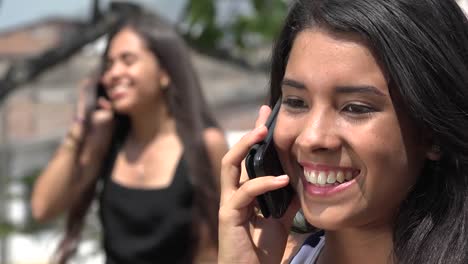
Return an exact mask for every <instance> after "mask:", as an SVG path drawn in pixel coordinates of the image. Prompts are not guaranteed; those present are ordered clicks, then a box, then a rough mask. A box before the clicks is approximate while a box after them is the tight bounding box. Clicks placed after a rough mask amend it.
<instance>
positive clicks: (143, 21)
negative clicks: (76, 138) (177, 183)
mask: <svg viewBox="0 0 468 264" xmlns="http://www.w3.org/2000/svg"><path fill="white" fill-rule="evenodd" d="M124 27H130V28H131V29H133V30H135V32H137V33H138V34H139V35H140V36H141V37H142V39H143V40H144V41H145V42H146V45H147V47H148V48H149V49H150V50H151V51H152V53H153V54H154V55H155V57H156V58H157V59H158V61H159V62H160V64H161V65H162V67H163V68H164V69H165V70H166V71H167V72H168V74H169V76H170V79H171V83H170V85H169V87H168V89H165V91H167V92H165V94H164V96H165V98H166V102H168V107H169V111H170V114H171V115H172V116H173V117H174V119H175V121H176V130H177V134H178V135H179V137H180V138H181V140H182V143H183V145H184V156H185V158H186V159H187V161H188V164H189V169H190V170H189V171H190V175H191V181H192V183H193V186H194V211H193V214H194V218H193V219H194V221H193V226H194V228H193V236H192V237H193V242H192V244H193V245H194V247H193V249H195V248H196V247H197V242H198V238H199V236H200V234H199V232H198V230H199V224H201V223H202V222H203V223H204V224H206V227H207V228H208V229H209V236H210V237H209V238H210V239H211V241H212V243H214V246H217V237H218V224H217V219H218V215H217V213H218V207H219V190H218V183H217V182H216V180H215V177H214V175H213V170H212V167H213V166H212V165H211V164H210V159H209V156H208V152H207V149H206V146H205V141H204V138H203V130H204V129H205V128H207V127H219V126H218V124H217V122H216V121H215V119H214V118H213V116H212V115H211V113H210V111H209V109H208V106H207V103H206V102H205V100H204V97H203V95H202V90H201V87H200V81H199V79H198V77H197V74H196V72H195V70H194V68H193V65H192V63H191V59H190V54H189V51H188V48H187V47H186V45H185V43H184V41H183V40H182V39H181V38H180V36H179V35H178V34H177V32H176V31H175V30H174V29H173V28H172V27H171V26H169V24H168V23H167V22H165V21H164V20H162V19H161V18H160V17H157V16H155V15H154V14H149V13H142V14H138V15H133V16H130V17H128V18H127V19H126V20H125V21H124V22H123V23H122V24H121V25H120V27H119V29H118V30H116V31H115V32H114V34H111V36H110V37H109V42H108V43H110V41H111V40H112V38H113V36H114V35H115V33H117V32H119V30H120V29H122V28H124ZM106 56H107V50H106V52H105V54H104V55H103V65H102V67H103V68H102V70H101V71H103V70H104V67H105V65H104V63H105V61H106ZM97 93H98V95H105V92H104V88H103V87H102V85H101V84H98V88H97ZM115 117H116V118H115V119H116V126H115V130H114V134H113V139H112V143H111V147H110V149H109V152H108V155H107V156H106V159H105V160H104V161H103V165H102V166H103V167H102V169H101V171H102V173H101V175H102V176H104V175H109V173H110V170H111V169H112V168H111V166H112V164H113V159H114V158H115V155H116V153H117V151H118V149H119V146H120V145H121V144H122V143H123V141H124V140H125V137H126V135H127V134H128V132H129V130H130V129H131V128H130V122H129V119H128V118H127V117H126V116H122V115H119V114H115ZM88 120H89V119H88ZM80 149H81V147H80V148H78V151H79V150H80ZM77 174H79V172H78V173H77ZM76 176H77V177H79V175H76ZM95 189H96V184H95V185H93V186H91V188H90V189H89V190H87V191H86V192H85V193H84V194H83V195H82V196H81V197H80V200H79V201H76V203H74V204H73V205H72V208H71V209H70V211H69V214H68V218H67V223H66V233H65V237H64V239H63V240H62V242H61V243H60V244H59V247H58V251H57V253H58V254H57V260H58V262H59V263H65V262H66V261H67V259H68V258H69V257H70V256H71V255H73V253H74V252H75V250H76V247H77V243H78V240H79V236H80V233H81V229H82V226H83V222H84V217H85V216H86V211H87V210H88V208H89V206H90V204H91V202H92V200H93V199H94V197H95V193H96V192H95ZM193 253H194V252H193ZM193 253H192V255H193Z"/></svg>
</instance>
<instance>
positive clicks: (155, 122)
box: [129, 103, 176, 144]
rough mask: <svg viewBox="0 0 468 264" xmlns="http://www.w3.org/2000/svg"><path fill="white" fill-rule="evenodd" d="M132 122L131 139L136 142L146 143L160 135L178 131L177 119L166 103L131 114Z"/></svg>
mask: <svg viewBox="0 0 468 264" xmlns="http://www.w3.org/2000/svg"><path fill="white" fill-rule="evenodd" d="M130 122H131V131H130V135H129V139H131V140H132V141H134V142H135V143H141V144H145V143H148V142H150V141H152V140H153V139H154V138H155V137H157V136H158V135H163V134H170V133H175V132H176V123H175V119H174V118H173V117H172V116H171V115H170V113H169V110H168V107H167V106H166V104H165V103H158V104H154V105H153V107H152V109H150V108H149V107H147V108H145V110H144V111H140V112H139V113H137V114H133V115H130Z"/></svg>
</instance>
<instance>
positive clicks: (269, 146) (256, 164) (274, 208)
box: [245, 98, 294, 218]
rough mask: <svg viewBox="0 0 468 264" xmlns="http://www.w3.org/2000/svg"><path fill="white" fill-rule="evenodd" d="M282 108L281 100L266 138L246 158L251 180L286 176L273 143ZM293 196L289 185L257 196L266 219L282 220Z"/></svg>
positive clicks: (275, 108) (268, 123) (274, 112)
mask: <svg viewBox="0 0 468 264" xmlns="http://www.w3.org/2000/svg"><path fill="white" fill-rule="evenodd" d="M280 106H281V98H279V99H278V101H277V102H276V104H275V106H274V107H273V110H272V111H271V114H270V116H269V117H268V120H267V122H266V124H265V125H266V127H267V128H268V134H267V136H266V138H265V139H264V140H263V141H261V142H259V143H257V144H255V145H253V146H252V147H251V148H250V150H249V152H248V154H247V156H246V158H245V167H246V170H247V174H248V176H249V178H250V179H254V178H258V177H262V176H279V175H283V174H284V170H283V168H282V167H281V162H280V161H279V158H278V153H277V152H276V149H275V144H274V142H273V132H274V129H275V124H276V116H277V115H278V111H279V109H280ZM293 195H294V190H293V188H292V187H291V185H289V184H288V185H287V186H285V187H283V188H280V189H277V190H274V191H270V192H266V193H264V194H262V195H259V196H257V202H258V205H259V207H260V210H261V212H262V214H263V216H264V217H265V218H268V217H270V216H272V217H273V218H280V217H282V216H283V215H284V213H285V212H286V210H287V209H288V206H289V204H290V202H291V199H292V197H293Z"/></svg>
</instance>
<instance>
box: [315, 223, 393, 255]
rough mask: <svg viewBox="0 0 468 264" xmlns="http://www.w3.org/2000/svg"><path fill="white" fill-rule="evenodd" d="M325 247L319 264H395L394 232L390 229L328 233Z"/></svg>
mask: <svg viewBox="0 0 468 264" xmlns="http://www.w3.org/2000/svg"><path fill="white" fill-rule="evenodd" d="M325 237H326V239H325V246H324V248H323V251H322V252H321V254H320V257H319V261H318V263H319V264H326V263H337V264H339V263H362V264H366V263H385V264H387V263H388V264H392V263H395V260H394V258H393V232H392V229H391V228H390V227H388V226H387V227H371V228H368V227H366V228H362V229H359V230H356V229H353V230H340V231H326V235H325Z"/></svg>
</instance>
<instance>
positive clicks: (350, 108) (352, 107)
mask: <svg viewBox="0 0 468 264" xmlns="http://www.w3.org/2000/svg"><path fill="white" fill-rule="evenodd" d="M343 111H345V112H347V113H350V114H353V115H362V114H370V113H373V112H375V109H374V108H372V107H370V106H366V105H361V104H349V105H347V106H345V107H344V108H343Z"/></svg>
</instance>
